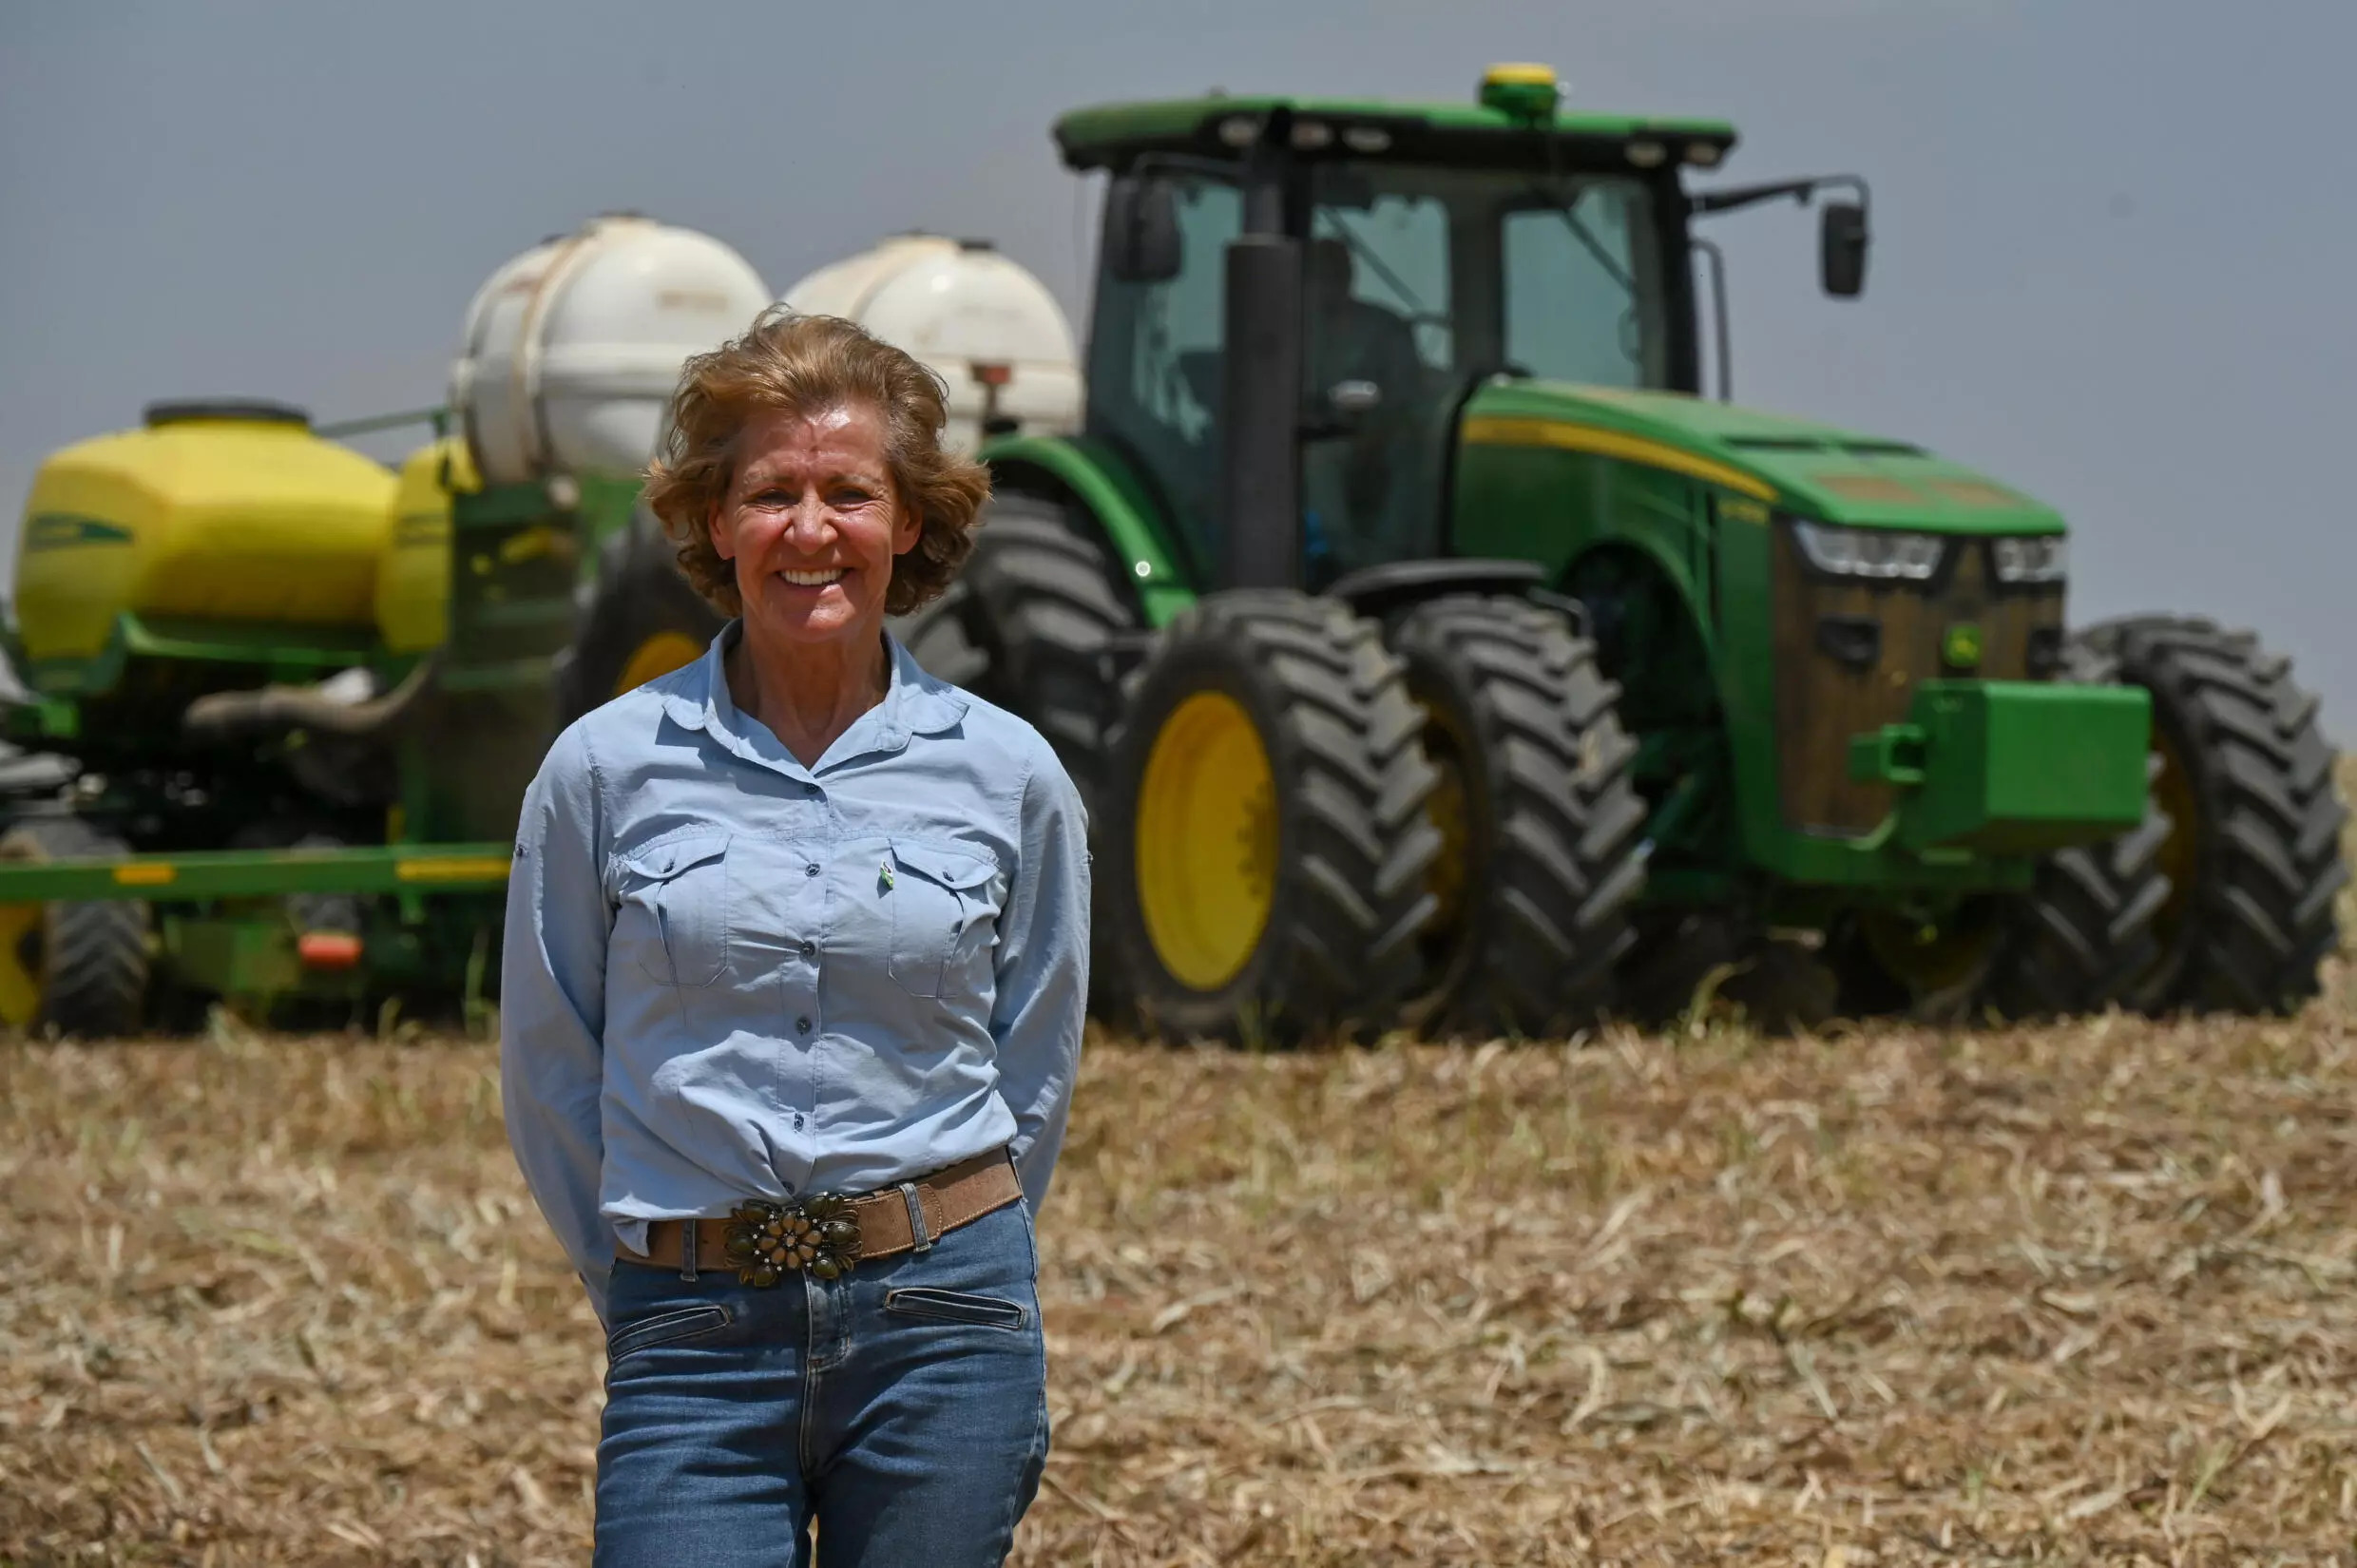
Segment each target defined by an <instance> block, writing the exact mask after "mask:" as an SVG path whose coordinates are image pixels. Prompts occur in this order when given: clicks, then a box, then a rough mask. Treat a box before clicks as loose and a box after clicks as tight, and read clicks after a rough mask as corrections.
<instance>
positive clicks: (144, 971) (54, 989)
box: [0, 816, 149, 1040]
mask: <svg viewBox="0 0 2357 1568" xmlns="http://www.w3.org/2000/svg"><path fill="white" fill-rule="evenodd" d="M130 852H131V848H130V846H129V845H127V844H125V843H124V842H123V841H122V840H121V839H119V838H115V837H113V836H111V835H109V834H106V833H103V832H99V831H98V830H97V829H96V828H93V827H91V826H90V825H89V824H88V823H86V822H84V821H82V820H80V819H79V818H76V817H70V816H35V817H27V818H25V819H23V820H22V821H19V822H18V823H17V824H16V825H15V826H14V827H12V828H10V830H9V831H8V832H7V833H6V834H5V835H0V862H6V861H19V862H23V861H35V862H38V861H48V860H67V859H73V860H79V859H86V858H105V857H111V856H115V855H125V854H128V853H130ZM147 927H148V913H147V906H146V905H145V904H144V903H142V902H141V901H140V900H138V899H87V900H54V901H51V902H49V903H47V904H17V905H6V906H0V947H4V950H0V1019H5V1021H6V1022H7V1023H10V1024H13V1025H15V1026H16V1027H18V1028H22V1029H28V1030H31V1031H33V1032H36V1033H42V1034H54V1035H68V1036H74V1037H78V1038H80V1039H84V1040H105V1039H111V1038H114V1037H117V1036H121V1035H127V1034H131V1033H134V1032H135V1031H137V1030H138V1028H139V1026H140V1023H141V1021H142V1017H143V1015H144V1011H145V1004H146V999H147V976H148V964H149V960H148V952H147Z"/></svg>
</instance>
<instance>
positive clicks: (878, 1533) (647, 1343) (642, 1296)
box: [594, 1202, 1047, 1568]
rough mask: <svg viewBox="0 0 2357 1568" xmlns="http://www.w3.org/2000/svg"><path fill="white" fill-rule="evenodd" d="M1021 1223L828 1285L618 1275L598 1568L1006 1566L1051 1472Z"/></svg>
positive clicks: (976, 1226) (726, 1276) (962, 1231)
mask: <svg viewBox="0 0 2357 1568" xmlns="http://www.w3.org/2000/svg"><path fill="white" fill-rule="evenodd" d="M1038 1277H1039V1260H1038V1252H1037V1251H1036V1249H1035V1246H1034V1242H1033V1237H1032V1232H1031V1217H1030V1211H1029V1209H1028V1208H1027V1207H1026V1206H1025V1204H1023V1203H1021V1202H1015V1203H1011V1204H1008V1205H1007V1206H1006V1208H1003V1209H999V1210H995V1211H993V1212H992V1213H990V1214H985V1215H984V1216H983V1217H982V1218H980V1219H977V1220H975V1221H974V1222H972V1223H971V1224H969V1225H965V1226H961V1227H960V1228H959V1229H957V1230H954V1231H951V1232H950V1233H949V1234H947V1235H945V1236H943V1237H941V1238H940V1239H939V1240H938V1241H936V1242H934V1243H933V1247H932V1250H931V1251H930V1252H921V1253H918V1252H903V1253H901V1254H899V1255H898V1256H896V1257H890V1258H881V1259H874V1260H871V1261H868V1262H863V1263H861V1264H860V1265H859V1266H858V1267H857V1268H855V1269H853V1271H852V1272H850V1273H849V1274H846V1275H844V1276H842V1277H841V1278H839V1279H836V1280H834V1281H832V1282H826V1281H821V1280H818V1279H814V1278H811V1277H809V1276H807V1275H792V1274H790V1275H788V1276H787V1277H786V1279H785V1280H784V1281H783V1282H782V1283H780V1284H778V1285H776V1286H775V1287H773V1288H771V1289H769V1290H756V1289H754V1288H753V1287H751V1286H747V1285H739V1284H738V1283H737V1276H736V1274H735V1273H734V1272H731V1271H730V1270H728V1269H727V1268H725V1267H723V1268H720V1269H710V1268H707V1269H705V1270H704V1272H703V1274H702V1277H701V1278H700V1279H698V1280H696V1281H694V1282H692V1283H691V1282H689V1281H687V1280H683V1279H681V1278H680V1272H679V1270H678V1269H676V1268H670V1269H658V1268H649V1267H647V1266H646V1265H644V1264H636V1263H617V1264H615V1265H614V1279H613V1286H612V1290H611V1292H610V1295H609V1298H608V1315H609V1317H610V1319H611V1322H612V1325H613V1328H612V1332H611V1333H610V1334H609V1335H608V1336H607V1339H606V1358H607V1366H606V1374H605V1414H604V1425H603V1430H602V1432H601V1434H600V1437H599V1441H598V1504H597V1544H596V1553H595V1559H594V1560H595V1562H596V1563H597V1564H598V1565H599V1568H609V1565H610V1568H624V1565H628V1568H637V1565H639V1564H663V1565H665V1568H669V1565H672V1564H686V1563H694V1564H697V1565H699V1568H735V1565H737V1564H753V1563H762V1564H771V1563H777V1564H784V1563H792V1564H795V1568H807V1565H808V1564H809V1563H810V1561H811V1539H810V1532H809V1529H808V1526H809V1525H810V1523H811V1521H812V1520H816V1521H817V1526H818V1529H817V1535H818V1551H819V1560H820V1561H821V1562H822V1563H823V1564H825V1565H826V1568H837V1565H838V1564H849V1563H859V1564H867V1565H873V1568H882V1565H887V1564H891V1565H898V1564H910V1565H914V1568H963V1565H964V1564H968V1563H976V1564H980V1563H993V1564H995V1563H1000V1562H1003V1561H1005V1560H1006V1554H1007V1551H1008V1549H1009V1547H1010V1545H1011V1544H1012V1542H1013V1540H1014V1535H1015V1521H1016V1520H1019V1519H1021V1518H1022V1517H1023V1513H1024V1510H1025V1509H1026V1508H1028V1507H1029V1506H1030V1505H1031V1499H1032V1496H1033V1495H1034V1493H1036V1492H1037V1490H1038V1489H1039V1483H1040V1471H1041V1469H1042V1467H1043V1466H1044V1463H1046V1459H1047V1358H1046V1348H1045V1345H1044V1341H1043V1339H1042V1336H1041V1333H1040V1306H1039V1292H1038V1288H1037V1281H1038Z"/></svg>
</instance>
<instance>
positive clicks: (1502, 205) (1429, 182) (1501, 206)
mask: <svg viewBox="0 0 2357 1568" xmlns="http://www.w3.org/2000/svg"><path fill="white" fill-rule="evenodd" d="M1311 197H1312V203H1313V205H1312V213H1311V223H1310V232H1311V241H1312V245H1311V249H1312V263H1311V274H1310V283H1311V290H1312V302H1313V306H1314V305H1320V304H1323V305H1327V306H1330V307H1334V308H1338V309H1343V310H1347V312H1348V313H1349V314H1350V315H1351V316H1354V317H1356V318H1357V322H1356V325H1355V327H1354V328H1351V329H1347V330H1345V331H1344V333H1343V335H1341V336H1340V337H1338V338H1337V339H1336V341H1335V342H1334V343H1333V344H1332V345H1330V347H1333V348H1340V347H1342V346H1343V345H1344V344H1345V343H1347V342H1349V341H1350V340H1351V339H1352V338H1364V339H1366V340H1367V344H1368V345H1370V347H1369V351H1368V352H1373V353H1378V354H1379V353H1382V352H1386V351H1384V350H1382V349H1380V348H1375V347H1371V345H1375V344H1379V343H1382V342H1386V341H1388V342H1389V343H1390V344H1391V345H1392V346H1393V348H1394V349H1397V348H1399V347H1401V346H1404V345H1406V344H1408V343H1412V346H1413V352H1414V354H1415V356H1416V358H1417V360H1418V361H1419V362H1420V363H1421V364H1422V365H1423V366H1424V367H1426V368H1427V369H1428V370H1429V371H1431V372H1434V373H1440V374H1444V375H1449V376H1452V377H1453V376H1457V375H1462V374H1466V373H1474V372H1478V371H1481V370H1484V369H1488V368H1494V367H1496V366H1498V365H1501V364H1510V365H1513V366H1515V367H1516V368H1518V369H1519V370H1522V371H1524V372H1527V373H1529V374H1531V375H1534V376H1539V377H1542V378H1544V379H1548V380H1562V381H1581V382H1587V383H1591V384H1601V385H1605V386H1616V387H1664V386H1667V385H1668V377H1669V354H1668V343H1667V338H1668V333H1667V330H1666V308H1667V307H1666V298H1665V295H1666V290H1665V287H1664V283H1663V272H1662V266H1661V261H1660V258H1659V256H1658V245H1657V244H1656V242H1655V236H1656V229H1655V225H1654V218H1653V211H1652V205H1653V203H1652V197H1651V193H1650V192H1648V191H1647V189H1646V188H1645V186H1644V185H1642V184H1641V183H1639V182H1637V181H1635V180H1631V179H1624V178H1614V177H1603V178H1593V179H1582V178H1565V179H1562V180H1559V181H1553V182H1535V181H1533V180H1532V179H1531V178H1530V176H1528V175H1527V174H1522V173H1514V172H1509V171H1506V170H1490V169H1469V168H1451V167H1437V166H1429V165H1418V164H1325V165H1322V166H1319V167H1318V168H1317V169H1316V171H1315V173H1314V175H1313V181H1312V187H1311ZM1346 299H1347V301H1348V304H1347V305H1345V304H1344V303H1343V301H1344V300H1346ZM1346 357H1347V355H1346ZM1321 373H1322V368H1321V367H1320V366H1318V365H1317V364H1315V363H1313V365H1312V367H1311V375H1312V378H1313V391H1319V392H1322V391H1324V390H1325V389H1324V387H1323V386H1321V385H1319V383H1318V380H1317V377H1318V376H1319V375H1320V374H1321Z"/></svg>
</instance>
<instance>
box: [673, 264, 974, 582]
mask: <svg viewBox="0 0 2357 1568" xmlns="http://www.w3.org/2000/svg"><path fill="white" fill-rule="evenodd" d="M846 403H866V404H868V405H870V406H871V407H872V408H873V409H874V410H875V411H877V412H878V413H879V414H880V415H881V416H882V418H883V421H884V457H885V462H886V464H887V465H888V466H889V467H890V468H891V477H892V488H893V489H894V491H895V492H896V497H895V498H896V499H897V500H898V501H899V503H900V505H901V506H902V507H904V508H906V509H907V510H908V511H909V512H910V513H911V514H913V515H914V516H916V517H918V518H920V519H922V520H923V529H922V531H921V532H920V533H919V535H918V537H917V542H916V544H915V545H914V546H913V547H911V548H910V550H909V551H908V552H907V553H905V554H903V555H900V556H897V557H895V558H893V561H892V581H891V586H890V587H888V588H887V589H886V590H885V595H884V610H885V613H886V614H888V615H906V614H908V613H909V612H910V610H913V609H915V608H916V607H917V606H918V605H920V604H923V603H926V602H929V601H931V600H933V599H936V598H938V597H940V595H941V593H942V592H943V591H944V590H945V589H947V588H948V587H949V583H950V580H951V579H952V578H954V577H956V576H957V572H958V568H959V567H960V566H962V565H964V564H965V563H966V557H967V555H968V553H969V552H970V551H971V550H972V549H973V547H974V526H975V520H976V518H977V517H978V516H979V514H980V513H981V510H982V505H983V503H984V502H985V501H987V500H988V499H989V498H990V470H989V469H987V468H984V467H983V466H982V465H981V464H979V463H976V462H974V461H972V460H971V459H969V458H966V457H962V456H959V455H958V454H957V453H955V452H950V451H945V450H943V449H942V445H941V430H942V425H943V423H944V421H945V420H946V419H947V418H948V415H949V388H948V387H947V386H946V385H945V384H944V383H943V381H942V379H941V377H940V376H939V375H937V374H935V373H933V372H932V371H931V370H930V369H929V368H928V367H926V366H924V365H922V364H920V363H918V362H917V361H916V360H915V359H914V358H912V357H910V355H909V354H906V353H904V352H903V351H901V350H899V349H896V348H894V347H892V345H891V344H890V343H887V342H885V341H884V340H883V339H882V338H880V337H877V336H875V335H872V334H871V333H869V332H868V331H866V330H865V329H864V328H862V327H860V326H858V325H857V324H855V323H853V322H850V321H846V320H844V319H842V318H841V317H840V316H803V315H799V314H797V313H795V312H794V311H792V310H790V309H788V308H787V307H786V306H783V305H773V306H771V307H770V308H769V309H768V310H765V311H763V312H762V313H761V314H760V316H758V317H757V318H756V319H755V321H754V323H753V326H752V327H751V328H750V329H749V330H748V331H747V332H746V333H745V335H743V336H741V337H738V338H737V339H736V340H735V341H733V342H729V343H723V344H721V345H720V346H719V348H717V349H714V350H712V351H711V352H710V353H708V354H696V355H694V356H693V357H691V358H690V359H689V360H688V361H687V363H686V364H685V365H683V366H682V367H681V368H680V385H679V389H678V390H677V391H676V392H673V393H672V394H671V417H670V424H669V427H668V430H667V431H666V433H665V435H664V437H663V441H662V447H661V451H659V452H658V453H657V455H656V457H655V460H654V461H653V462H652V463H650V464H648V465H647V469H646V491H645V495H646V503H647V505H648V506H649V507H652V508H653V510H654V513H655V515H656V516H657V517H659V518H661V520H662V526H663V532H664V534H666V535H667V536H668V537H669V538H670V540H671V542H672V543H673V544H674V545H677V546H678V548H679V554H680V570H681V571H683V572H685V573H686V574H687V580H688V582H690V583H694V584H695V586H696V591H697V592H699V593H700V594H702V595H703V596H704V598H706V599H708V600H710V601H711V602H713V603H714V604H715V605H717V606H719V609H720V611H721V612H722V613H723V614H726V615H740V614H742V613H743V611H744V603H743V601H742V600H741V598H740V597H739V596H738V592H737V573H736V570H735V568H734V567H733V566H731V565H730V564H729V563H728V562H726V561H723V560H721V559H720V552H719V550H717V549H715V548H714V547H713V545H712V528H711V519H712V513H713V509H714V508H715V507H718V506H719V504H720V503H721V502H722V501H723V500H725V499H726V498H727V495H728V488H729V486H730V484H731V483H732V482H733V481H734V480H735V478H736V461H737V441H738V436H739V435H740V434H741V433H742V432H743V430H744V428H745V426H746V424H747V423H748V422H749V421H750V420H751V419H752V417H753V416H754V415H755V414H756V413H758V412H761V411H766V410H771V409H779V410H783V411H787V412H789V413H796V414H814V413H820V412H823V411H826V410H829V409H834V408H839V407H841V406H842V405H844V404H846Z"/></svg>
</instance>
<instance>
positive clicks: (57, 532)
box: [25, 512, 131, 550]
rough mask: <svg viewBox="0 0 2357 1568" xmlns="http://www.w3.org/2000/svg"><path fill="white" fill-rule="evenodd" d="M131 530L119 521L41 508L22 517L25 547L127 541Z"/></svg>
mask: <svg viewBox="0 0 2357 1568" xmlns="http://www.w3.org/2000/svg"><path fill="white" fill-rule="evenodd" d="M130 542H131V530H130V529H128V528H126V527H125V526H123V525H122V524H120V523H106V522H102V521H101V520H100V519H98V518H95V517H76V516H74V515H72V514H71V513H69V512H42V513H40V514H39V515H37V516H34V517H30V518H28V519H26V521H25V548H27V549H29V550H63V549H70V548H72V547H73V546H74V545H128V544H129V543H130Z"/></svg>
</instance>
